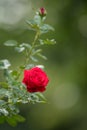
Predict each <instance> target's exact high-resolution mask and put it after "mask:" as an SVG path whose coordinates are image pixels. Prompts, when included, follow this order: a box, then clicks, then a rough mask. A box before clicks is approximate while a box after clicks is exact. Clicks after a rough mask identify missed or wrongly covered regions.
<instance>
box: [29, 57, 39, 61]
mask: <svg viewBox="0 0 87 130" xmlns="http://www.w3.org/2000/svg"><path fill="white" fill-rule="evenodd" d="M30 58H31V60H32V61H34V62H38V59H36V58H35V57H34V56H30Z"/></svg>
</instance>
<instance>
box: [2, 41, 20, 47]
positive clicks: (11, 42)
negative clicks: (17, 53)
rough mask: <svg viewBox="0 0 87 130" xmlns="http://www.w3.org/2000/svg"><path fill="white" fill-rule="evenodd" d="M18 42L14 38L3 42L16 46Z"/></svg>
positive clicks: (6, 44)
mask: <svg viewBox="0 0 87 130" xmlns="http://www.w3.org/2000/svg"><path fill="white" fill-rule="evenodd" d="M17 44H18V42H17V41H15V40H8V41H6V42H5V43H4V45H5V46H17Z"/></svg>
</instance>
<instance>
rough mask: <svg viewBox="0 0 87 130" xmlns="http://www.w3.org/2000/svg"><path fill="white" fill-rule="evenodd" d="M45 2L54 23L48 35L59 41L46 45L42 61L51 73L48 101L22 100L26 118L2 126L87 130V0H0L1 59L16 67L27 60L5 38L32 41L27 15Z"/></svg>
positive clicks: (1, 128) (16, 129) (8, 128)
mask: <svg viewBox="0 0 87 130" xmlns="http://www.w3.org/2000/svg"><path fill="white" fill-rule="evenodd" d="M40 7H45V8H46V10H47V20H46V22H47V23H48V24H50V25H52V26H53V27H54V28H55V32H51V33H48V34H45V35H44V36H43V37H44V38H55V39H56V41H57V44H56V45H52V46H47V45H46V46H44V47H43V50H44V54H45V55H46V56H47V57H48V60H47V61H43V60H40V64H44V65H45V67H46V68H45V69H46V71H47V74H48V75H49V78H50V83H49V85H48V87H47V91H45V92H44V95H45V97H46V98H47V100H48V103H47V104H34V105H32V104H29V105H21V106H20V110H21V114H22V115H23V116H24V117H25V118H26V122H24V123H22V124H18V125H17V126H16V127H11V126H9V125H8V124H4V125H0V130H24V129H26V130H87V0H53V1H51V0H0V59H5V58H8V59H9V60H10V61H11V63H12V66H13V67H16V66H17V65H19V64H21V63H22V62H23V61H22V60H23V56H22V54H21V55H19V54H17V53H16V52H14V51H13V49H12V48H9V47H4V46H3V43H4V42H5V41H6V40H10V39H13V40H17V41H18V42H20V43H21V42H31V41H32V39H33V36H34V33H33V32H32V31H29V30H28V29H27V28H26V24H25V19H26V18H30V19H31V18H32V17H33V15H34V13H35V11H36V10H37V9H38V8H40ZM2 79H3V78H2V74H0V80H2Z"/></svg>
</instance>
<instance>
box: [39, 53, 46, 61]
mask: <svg viewBox="0 0 87 130" xmlns="http://www.w3.org/2000/svg"><path fill="white" fill-rule="evenodd" d="M37 55H38V56H39V57H41V58H42V59H44V60H47V57H46V56H44V55H42V54H41V53H38V54H37Z"/></svg>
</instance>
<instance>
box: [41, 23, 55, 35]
mask: <svg viewBox="0 0 87 130" xmlns="http://www.w3.org/2000/svg"><path fill="white" fill-rule="evenodd" d="M40 30H41V33H47V32H49V31H54V28H53V27H52V26H50V25H48V24H43V25H42V26H41V27H40Z"/></svg>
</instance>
